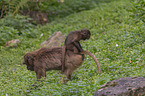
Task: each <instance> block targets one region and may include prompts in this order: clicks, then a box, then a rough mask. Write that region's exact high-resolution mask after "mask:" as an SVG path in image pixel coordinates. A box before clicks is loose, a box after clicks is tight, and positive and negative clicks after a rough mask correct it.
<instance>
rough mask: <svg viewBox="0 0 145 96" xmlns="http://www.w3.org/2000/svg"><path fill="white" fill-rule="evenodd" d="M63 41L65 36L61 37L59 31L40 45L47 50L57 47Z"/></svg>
mask: <svg viewBox="0 0 145 96" xmlns="http://www.w3.org/2000/svg"><path fill="white" fill-rule="evenodd" d="M64 40H65V35H63V34H62V33H61V32H60V31H58V32H55V33H53V34H52V36H50V37H49V38H48V39H47V40H46V41H44V42H42V43H41V46H42V47H48V48H53V47H58V46H60V45H61V44H62V42H64Z"/></svg>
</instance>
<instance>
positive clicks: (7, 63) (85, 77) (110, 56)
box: [0, 0, 145, 96]
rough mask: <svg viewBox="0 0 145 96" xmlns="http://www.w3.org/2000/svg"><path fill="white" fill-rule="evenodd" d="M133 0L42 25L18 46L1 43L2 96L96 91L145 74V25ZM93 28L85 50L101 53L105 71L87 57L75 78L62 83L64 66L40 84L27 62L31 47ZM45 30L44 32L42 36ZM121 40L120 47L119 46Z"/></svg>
mask: <svg viewBox="0 0 145 96" xmlns="http://www.w3.org/2000/svg"><path fill="white" fill-rule="evenodd" d="M132 8H133V5H132V4H131V2H130V1H129V0H128V1H127V0H120V1H118V0H117V1H114V2H110V3H101V4H99V5H98V7H96V8H95V9H93V10H89V11H83V12H81V13H77V14H73V15H70V16H68V17H66V18H63V19H61V20H58V21H55V22H52V23H50V24H48V25H45V26H42V27H40V28H39V27H38V31H37V32H38V34H37V37H36V38H26V37H19V39H20V40H22V44H21V45H19V47H18V48H12V49H8V48H4V47H2V46H1V47H0V86H1V87H0V90H1V91H0V95H1V96H5V95H6V94H7V95H8V96H25V95H29V96H31V95H32V96H46V95H48V96H66V95H67V96H72V95H73V96H91V95H94V92H95V91H97V90H98V89H99V88H100V87H101V86H102V85H103V84H104V83H106V82H108V81H110V80H114V79H117V78H121V77H130V76H142V77H145V73H144V72H145V61H144V60H145V56H144V54H145V24H144V23H143V22H142V21H139V22H136V20H137V18H135V17H134V18H133V17H131V16H130V15H131V14H132V13H131V12H130V11H128V10H130V9H132ZM82 28H88V29H90V31H91V33H92V35H91V39H89V40H88V41H82V42H81V44H82V46H83V48H84V49H86V50H88V51H90V52H92V53H93V54H95V56H96V57H97V58H98V61H99V63H100V66H101V69H102V73H101V74H100V75H98V73H97V66H96V64H95V62H94V61H93V59H92V58H90V57H89V56H86V59H85V61H84V63H83V65H82V66H81V67H80V68H78V70H76V71H75V72H74V74H73V76H72V77H73V80H72V81H69V82H68V83H67V84H66V85H62V84H61V78H60V77H61V74H60V72H59V71H49V72H47V77H46V78H45V80H44V81H43V82H39V84H38V85H37V88H34V87H33V86H32V85H33V84H35V82H36V76H35V73H34V72H32V71H28V70H27V69H26V66H25V65H22V59H23V56H24V54H25V53H26V52H29V51H33V50H35V49H38V48H40V43H41V42H42V41H44V40H46V39H47V37H48V36H50V35H52V34H53V32H56V31H61V32H63V33H64V34H65V35H67V34H68V33H69V32H70V31H73V30H77V29H79V30H80V29H82ZM42 33H43V36H42V37H41V36H40V35H41V34H42ZM117 45H118V46H117Z"/></svg>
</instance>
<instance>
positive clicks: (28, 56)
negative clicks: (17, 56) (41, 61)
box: [23, 52, 36, 71]
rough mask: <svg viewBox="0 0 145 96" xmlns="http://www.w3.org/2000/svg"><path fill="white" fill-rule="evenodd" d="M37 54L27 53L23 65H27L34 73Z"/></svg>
mask: <svg viewBox="0 0 145 96" xmlns="http://www.w3.org/2000/svg"><path fill="white" fill-rule="evenodd" d="M35 56H36V54H34V53H32V52H29V53H26V54H25V56H24V59H23V64H26V65H27V69H28V70H31V71H34V60H35Z"/></svg>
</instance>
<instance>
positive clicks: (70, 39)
mask: <svg viewBox="0 0 145 96" xmlns="http://www.w3.org/2000/svg"><path fill="white" fill-rule="evenodd" d="M90 36H91V33H90V31H89V30H88V29H82V30H77V31H72V32H70V33H69V34H68V36H67V37H66V39H65V43H64V46H63V50H62V70H61V73H63V72H64V70H65V63H66V62H65V58H66V54H67V53H69V54H71V53H72V54H74V53H79V52H82V51H83V49H82V47H81V45H80V42H79V41H80V40H86V39H89V38H90ZM82 58H84V55H82Z"/></svg>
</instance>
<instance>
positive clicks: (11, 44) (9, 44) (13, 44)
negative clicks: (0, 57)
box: [5, 39, 21, 48]
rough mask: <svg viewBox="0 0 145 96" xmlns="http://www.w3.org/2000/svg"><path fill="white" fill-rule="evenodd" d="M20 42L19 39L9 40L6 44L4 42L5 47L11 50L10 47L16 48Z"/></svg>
mask: <svg viewBox="0 0 145 96" xmlns="http://www.w3.org/2000/svg"><path fill="white" fill-rule="evenodd" d="M20 42H21V41H20V40H19V39H13V40H11V41H8V42H6V44H5V47H8V48H9V47H10V48H12V47H17V46H18V44H19V43H20Z"/></svg>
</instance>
